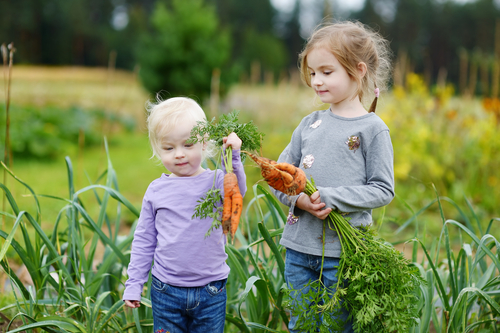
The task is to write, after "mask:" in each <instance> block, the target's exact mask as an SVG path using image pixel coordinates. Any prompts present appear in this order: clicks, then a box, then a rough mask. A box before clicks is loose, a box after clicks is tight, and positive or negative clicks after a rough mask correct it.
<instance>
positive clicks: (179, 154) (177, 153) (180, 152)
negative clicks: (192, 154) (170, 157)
mask: <svg viewBox="0 0 500 333" xmlns="http://www.w3.org/2000/svg"><path fill="white" fill-rule="evenodd" d="M184 156H185V154H184V150H183V149H177V150H176V151H175V158H183V157H184Z"/></svg>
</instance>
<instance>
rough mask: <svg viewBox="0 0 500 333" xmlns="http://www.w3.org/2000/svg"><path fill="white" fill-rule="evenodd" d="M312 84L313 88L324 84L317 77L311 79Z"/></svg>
mask: <svg viewBox="0 0 500 333" xmlns="http://www.w3.org/2000/svg"><path fill="white" fill-rule="evenodd" d="M311 84H312V85H313V86H320V85H322V84H323V82H322V81H321V80H320V79H319V78H318V77H317V76H313V77H312V79H311Z"/></svg>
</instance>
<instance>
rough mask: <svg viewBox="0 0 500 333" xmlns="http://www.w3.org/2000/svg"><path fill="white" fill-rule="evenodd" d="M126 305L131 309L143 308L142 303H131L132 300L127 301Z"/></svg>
mask: <svg viewBox="0 0 500 333" xmlns="http://www.w3.org/2000/svg"><path fill="white" fill-rule="evenodd" d="M125 305H126V306H128V307H129V308H132V309H133V308H138V307H140V306H141V302H140V301H130V300H128V299H127V300H125Z"/></svg>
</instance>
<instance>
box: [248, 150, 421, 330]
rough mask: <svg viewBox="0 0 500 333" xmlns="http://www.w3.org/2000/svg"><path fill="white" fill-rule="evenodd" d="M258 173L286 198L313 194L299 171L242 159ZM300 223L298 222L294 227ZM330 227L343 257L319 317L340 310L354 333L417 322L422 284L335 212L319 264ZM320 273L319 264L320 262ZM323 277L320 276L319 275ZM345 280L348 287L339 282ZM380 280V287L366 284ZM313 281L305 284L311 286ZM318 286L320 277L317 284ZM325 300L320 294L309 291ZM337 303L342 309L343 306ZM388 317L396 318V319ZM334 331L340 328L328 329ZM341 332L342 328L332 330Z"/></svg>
mask: <svg viewBox="0 0 500 333" xmlns="http://www.w3.org/2000/svg"><path fill="white" fill-rule="evenodd" d="M247 154H248V155H249V156H250V157H251V158H252V159H253V160H254V161H255V162H256V163H257V164H258V165H259V166H260V167H261V174H262V176H263V177H264V179H265V180H266V181H267V182H268V184H269V185H270V186H271V187H272V188H274V189H276V190H278V191H280V192H283V193H285V194H287V195H296V194H299V193H300V192H304V193H305V194H306V195H309V196H311V195H312V194H313V193H314V192H316V191H317V189H316V186H315V185H314V181H310V180H308V179H307V177H306V175H305V173H304V171H302V169H300V168H297V167H295V166H293V165H291V164H289V163H277V162H275V161H272V160H270V159H267V158H265V157H258V156H255V155H253V154H250V153H247ZM299 223H300V222H299ZM327 224H328V225H329V227H330V228H331V229H334V230H335V231H336V232H337V234H338V235H339V239H340V242H341V245H342V255H341V258H340V265H339V269H338V273H337V278H338V283H337V285H336V286H335V287H336V291H335V293H334V294H333V295H329V297H328V299H325V300H324V301H323V302H324V303H323V302H321V303H323V304H321V303H319V304H317V305H316V306H314V307H315V310H316V311H317V312H319V313H324V312H327V313H330V314H332V313H338V311H340V309H341V307H342V306H345V307H346V308H347V309H348V310H349V312H350V314H351V318H352V319H353V321H354V324H353V325H354V329H355V331H356V332H377V333H378V332H386V331H387V332H405V331H408V329H409V328H410V327H412V325H413V324H414V323H415V322H416V320H417V319H416V318H418V313H417V312H418V311H417V309H416V304H417V298H416V296H415V290H417V289H418V288H419V286H420V284H421V283H422V281H423V280H422V278H421V277H420V275H419V272H418V270H417V269H416V268H415V267H413V266H412V265H411V263H410V262H409V261H408V260H407V259H406V258H405V257H404V256H403V254H402V253H401V252H399V251H398V250H396V249H395V248H394V247H392V246H389V245H387V244H386V243H385V242H384V241H383V240H381V239H378V238H376V237H375V233H374V231H373V230H368V229H367V230H359V229H357V228H355V227H353V226H351V224H349V222H348V221H347V220H346V218H345V217H344V216H343V215H342V214H341V213H339V212H338V211H335V210H332V211H331V213H330V214H329V215H328V217H327V218H326V219H325V220H324V221H323V260H324V245H325V227H326V225H327ZM322 267H323V262H322ZM321 272H322V271H321ZM347 279H348V280H349V284H348V285H347V287H345V288H344V287H343V285H344V281H345V280H347ZM367 279H377V280H378V279H380V281H379V282H380V283H375V282H373V281H372V282H371V283H367V281H366V280H367ZM317 282H318V281H313V282H310V283H311V286H313V285H315V283H316V285H317ZM319 284H320V285H321V273H320V278H319ZM310 289H311V290H312V289H315V290H317V292H318V293H320V294H323V295H325V294H327V293H325V292H324V290H325V289H324V288H323V290H321V289H322V288H310ZM342 300H343V302H344V305H342ZM311 311H314V310H312V308H311V309H309V311H307V312H305V313H298V315H299V321H298V325H299V326H300V325H301V324H304V325H307V324H305V323H306V322H308V321H311V320H310V318H311ZM391 313H398V316H397V317H394V316H392V315H391ZM329 325H331V327H336V325H339V323H335V322H333V323H329ZM337 328H338V329H341V326H339V327H336V329H337Z"/></svg>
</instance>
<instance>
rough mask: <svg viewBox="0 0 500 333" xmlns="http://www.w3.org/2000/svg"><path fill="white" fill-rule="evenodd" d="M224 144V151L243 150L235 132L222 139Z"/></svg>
mask: <svg viewBox="0 0 500 333" xmlns="http://www.w3.org/2000/svg"><path fill="white" fill-rule="evenodd" d="M222 142H223V145H222V147H223V148H224V149H226V148H227V147H232V148H233V149H234V150H238V149H240V148H241V144H242V142H241V139H240V138H239V137H238V136H237V135H236V133H234V132H232V133H231V134H229V135H228V136H226V137H224V138H222Z"/></svg>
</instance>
